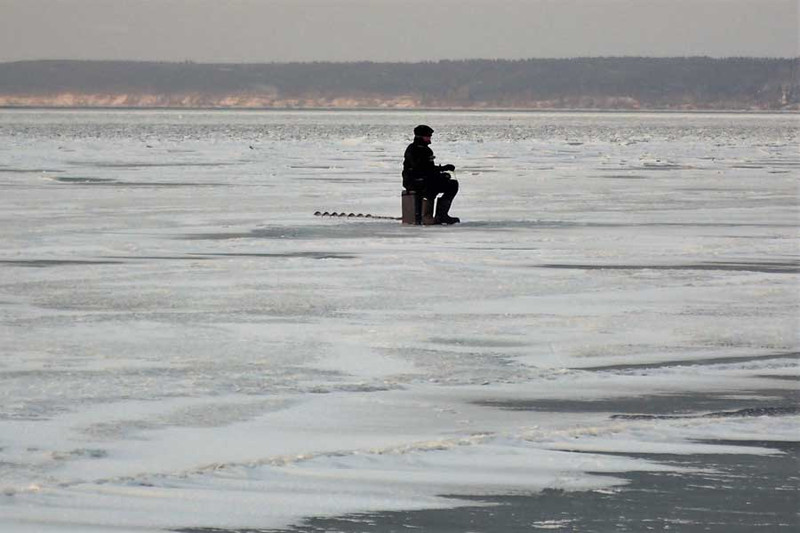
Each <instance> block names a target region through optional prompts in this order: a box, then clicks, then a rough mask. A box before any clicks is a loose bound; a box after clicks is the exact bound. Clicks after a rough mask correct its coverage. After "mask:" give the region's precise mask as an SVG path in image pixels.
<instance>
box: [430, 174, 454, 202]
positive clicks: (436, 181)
mask: <svg viewBox="0 0 800 533" xmlns="http://www.w3.org/2000/svg"><path fill="white" fill-rule="evenodd" d="M440 193H441V194H442V199H443V200H447V201H449V202H452V201H453V198H455V197H456V194H458V181H456V180H454V179H452V178H450V174H447V173H446V172H442V173H440V174H432V175H430V176H428V177H427V178H425V182H424V183H423V189H422V196H423V197H424V198H427V199H428V200H433V199H435V198H436V196H437V195H438V194H440Z"/></svg>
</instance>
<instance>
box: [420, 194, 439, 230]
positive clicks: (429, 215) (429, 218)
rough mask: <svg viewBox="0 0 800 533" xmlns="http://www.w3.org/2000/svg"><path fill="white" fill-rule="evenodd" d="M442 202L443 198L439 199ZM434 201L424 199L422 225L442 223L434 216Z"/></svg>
mask: <svg viewBox="0 0 800 533" xmlns="http://www.w3.org/2000/svg"><path fill="white" fill-rule="evenodd" d="M439 202H441V200H439ZM433 203H434V200H429V199H427V198H423V199H422V225H423V226H433V225H434V224H441V222H439V220H438V219H436V218H435V217H434V216H433Z"/></svg>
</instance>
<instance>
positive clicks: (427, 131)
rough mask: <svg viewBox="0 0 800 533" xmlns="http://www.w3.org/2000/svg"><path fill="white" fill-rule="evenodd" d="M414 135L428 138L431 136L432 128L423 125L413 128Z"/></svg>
mask: <svg viewBox="0 0 800 533" xmlns="http://www.w3.org/2000/svg"><path fill="white" fill-rule="evenodd" d="M414 135H416V136H417V137H430V136H431V135H433V128H431V127H430V126H426V125H425V124H420V125H419V126H417V127H416V128H414Z"/></svg>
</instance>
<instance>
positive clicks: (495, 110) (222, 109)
mask: <svg viewBox="0 0 800 533" xmlns="http://www.w3.org/2000/svg"><path fill="white" fill-rule="evenodd" d="M2 111H88V112H105V111H132V112H137V111H141V112H147V111H174V112H215V111H218V112H230V111H235V112H243V113H272V112H274V113H286V112H293V111H294V112H298V113H305V112H309V113H323V112H324V113H331V112H334V113H398V114H402V113H409V114H413V113H475V114H482V113H518V114H540V115H546V114H565V115H568V114H575V115H577V114H606V115H650V114H655V115H800V109H753V110H749V109H592V108H586V109H559V108H553V109H546V108H530V109H521V108H486V109H475V108H468V107H464V108H458V107H452V108H438V107H421V108H413V109H409V108H402V109H401V108H383V107H350V108H344V107H263V108H254V107H132V106H121V107H114V106H0V112H2Z"/></svg>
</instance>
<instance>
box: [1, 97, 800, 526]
mask: <svg viewBox="0 0 800 533" xmlns="http://www.w3.org/2000/svg"><path fill="white" fill-rule="evenodd" d="M419 123H428V124H431V125H432V126H433V127H434V129H436V130H437V132H436V134H435V135H434V144H433V148H434V150H435V152H436V153H437V155H438V162H440V163H453V164H455V165H456V167H457V178H458V180H459V182H460V183H461V193H460V194H459V196H458V198H457V199H456V202H455V203H454V206H453V209H452V213H453V214H455V215H457V216H460V217H461V219H462V221H463V223H462V224H460V225H457V226H451V227H403V226H401V225H400V223H399V222H397V221H394V220H371V219H363V218H361V219H359V218H328V217H315V216H314V212H315V211H339V212H341V211H344V212H353V213H369V214H374V215H384V216H399V214H400V213H399V211H400V177H399V173H400V166H401V159H402V153H403V150H404V148H405V145H406V144H407V143H408V142H409V141H410V138H409V134H410V132H411V130H412V129H413V127H414V126H415V125H416V124H419ZM799 139H800V136H799V135H798V118H797V116H796V115H794V116H792V115H788V116H787V115H783V116H780V115H694V114H687V115H678V114H664V115H647V114H631V115H625V114H523V113H519V114H513V113H417V112H413V113H412V112H395V113H380V112H359V113H350V112H264V113H261V112H243V113H235V112H178V111H165V112H161V111H158V112H156V111H138V112H134V111H122V112H110V111H109V112H82V111H10V110H6V111H0V352H1V353H0V530H2V531H9V532H17V531H20V532H29V531H31V532H32V531H36V532H40V531H43V532H51V531H54V532H86V531H110V532H124V531H140V532H141V531H170V530H172V531H211V530H213V531H218V530H225V531H244V530H249V531H252V530H263V531H266V530H273V529H281V528H283V529H284V530H285V529H286V528H296V530H300V529H302V528H306V529H308V530H309V531H312V530H313V531H324V530H328V531H345V530H346V531H395V530H396V531H401V530H403V528H407V527H421V528H423V529H424V530H427V531H434V532H439V531H441V532H444V531H460V532H462V533H463V532H464V531H467V530H472V531H482V532H483V531H486V532H488V531H497V532H506V531H509V532H510V531H531V530H536V529H546V530H562V531H621V530H630V531H642V530H645V529H647V528H648V527H654V528H656V529H664V528H665V527H672V529H674V530H682V531H695V530H697V531H701V530H705V529H704V528H707V527H710V529H711V530H717V531H726V532H727V531H733V530H735V529H731V528H730V527H729V526H730V525H731V524H739V523H744V524H749V526H748V528H749V529H746V530H750V531H752V530H757V529H759V528H764V530H765V531H776V530H784V529H785V530H786V531H790V530H795V531H796V529H794V528H796V527H797V525H798V515H797V509H798V506H797V505H796V504H797V503H798V499H797V494H798V474H797V468H796V467H797V464H798V463H797V458H798V454H797V449H798V447H797V441H798V440H799V439H798V435H800V425H799V424H798V421H800V417H799V416H798V393H797V391H798V378H799V377H800V372H798V344H799V342H798V318H797V317H798V303H799V298H800V297H799V293H798V271H800V267H799V266H798V265H800V250H799V249H798V240H797V238H798V229H797V228H798V183H799V181H798V171H800V154H798V148H797V146H798V140H799ZM781 461H782V462H781ZM776 465H778V466H776ZM759 476H761V477H759ZM756 479H760V480H761V481H759V482H758V483H757V484H754V485H752V487H751V486H750V485H747V482H746V481H743V480H750V481H751V482H752V483H756V482H755V481H752V480H756ZM648 483H649V485H648ZM675 486H677V487H679V488H675ZM670 487H672V488H670ZM690 487H693V488H692V489H691V490H689V488H690ZM684 489H686V492H685V493H684V492H682V491H683V490H684ZM704 491H705V492H704ZM737 491H738V492H737ZM740 493H741V494H740ZM637 494H638V495H642V494H651V496H649V498H650V499H649V500H648V499H647V498H644V499H641V503H639V504H637V506H636V508H635V509H633V507H632V508H631V509H629V510H625V509H626V508H624V506H623V505H622V504H623V503H624V502H625V501H633V499H635V498H636V497H638V496H637ZM652 494H658V495H659V496H655V497H654V496H652ZM714 494H716V495H722V496H720V497H717V498H716V499H715V498H714V497H712V496H710V495H714ZM737 494H739V496H736V495H737ZM726 495H727V496H726ZM545 496H546V497H547V498H545V499H543V498H544V497H545ZM670 497H672V498H674V499H676V500H675V501H676V503H674V505H673V504H672V503H671V504H670V507H664V506H663V505H662V506H661V507H660V506H659V505H661V504H663V502H665V501H672V500H669V498H670ZM695 497H696V498H697V499H696V500H692V498H695ZM598 498H600V499H602V502H605V503H602V502H601V504H597V501H599V500H597V499H598ZM737 498H738V499H737ZM583 501H586V502H590V503H589V504H587V505H582V504H581V505H574V503H575V502H583ZM636 501H639V500H636ZM570 502H572V504H571V505H570ZM591 502H595V503H594V504H592V503H591ZM648 502H649V503H648ZM748 502H749V503H748ZM753 502H756V503H755V504H753ZM751 504H752V506H751V508H747V507H746V506H748V505H751ZM593 505H594V506H593ZM515 506H516V507H515ZM537 506H538V507H537ZM559 506H560V507H559ZM615 506H617V507H615ZM619 506H622V507H619ZM509 508H515V509H521V510H522V511H519V512H517V513H516V514H514V518H513V519H512V517H511V515H510V514H507V515H506V516H505V517H504V515H503V511H502V510H503V509H509ZM482 509H490V510H493V511H491V513H494V514H492V515H491V516H493V517H494V518H493V520H494V521H493V522H492V521H486V522H485V524H484V522H481V520H482V519H481V518H480V517H481V516H488V515H486V514H485V513H486V512H489V511H482ZM555 509H559V511H558V512H557V513H556V511H555ZM609 509H616V510H614V511H613V512H614V513H616V515H615V516H613V517H610V518H609V522H608V524H611V525H608V526H607V527H606V526H603V525H597V524H599V523H600V522H597V520H600V519H601V518H602V517H601V515H603V513H606V514H608V513H609V512H610V511H608V510H609ZM681 509H684V511H681ZM686 509H691V510H692V511H691V512H689V511H686ZM547 510H549V511H550V512H551V515H548V516H545V515H544V514H542V513H543V512H544V511H547ZM523 511H524V512H523ZM540 511H541V512H540ZM387 513H390V514H387ZM391 513H395V514H391ZM403 513H405V514H403ZM415 513H429V514H425V515H424V516H425V517H428V518H430V517H438V518H435V519H431V520H433V521H428V522H425V520H427V519H428V518H426V519H425V520H422V522H414V520H418V519H419V517H420V516H423V515H420V514H415ZM430 513H433V514H430ZM436 513H439V514H436ZM481 513H484V515H481ZM525 513H530V516H529V515H528V514H525ZM636 513H639V514H636ZM726 513H728V515H729V514H730V513H733V514H734V515H735V517H734V518H728V519H727V520H728V521H729V523H728V522H726V521H725V519H723V518H721V517H724V516H727V515H726ZM388 516H392V517H393V518H392V519H391V520H390V519H387V518H386V517H388ZM523 516H524V517H527V518H525V519H524V520H523V519H522V518H520V517H523ZM412 517H416V518H413V520H412ZM465 517H469V520H467V518H465ZM326 520H327V521H328V522H325V521H326ZM420 520H421V519H420ZM515 520H516V521H515ZM748 520H749V521H750V522H748ZM315 521H316V522H315ZM459 521H461V522H459ZM593 521H595V522H593ZM592 523H595V526H592V525H591V524H592ZM604 523H605V522H604ZM314 524H317V525H314ZM392 524H394V525H392ZM414 524H418V525H416V526H415V525H414ZM419 524H422V525H419ZM481 524H484V525H481ZM626 524H627V525H626ZM648 524H649V525H648ZM709 524H711V525H710V526H709ZM714 524H717V525H716V526H715V525H714ZM725 524H727V525H725ZM623 526H624V527H623ZM751 526H752V527H751ZM625 527H630V529H625ZM715 527H716V529H715ZM348 528H349V529H348ZM306 529H303V530H304V531H305V530H306Z"/></svg>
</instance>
